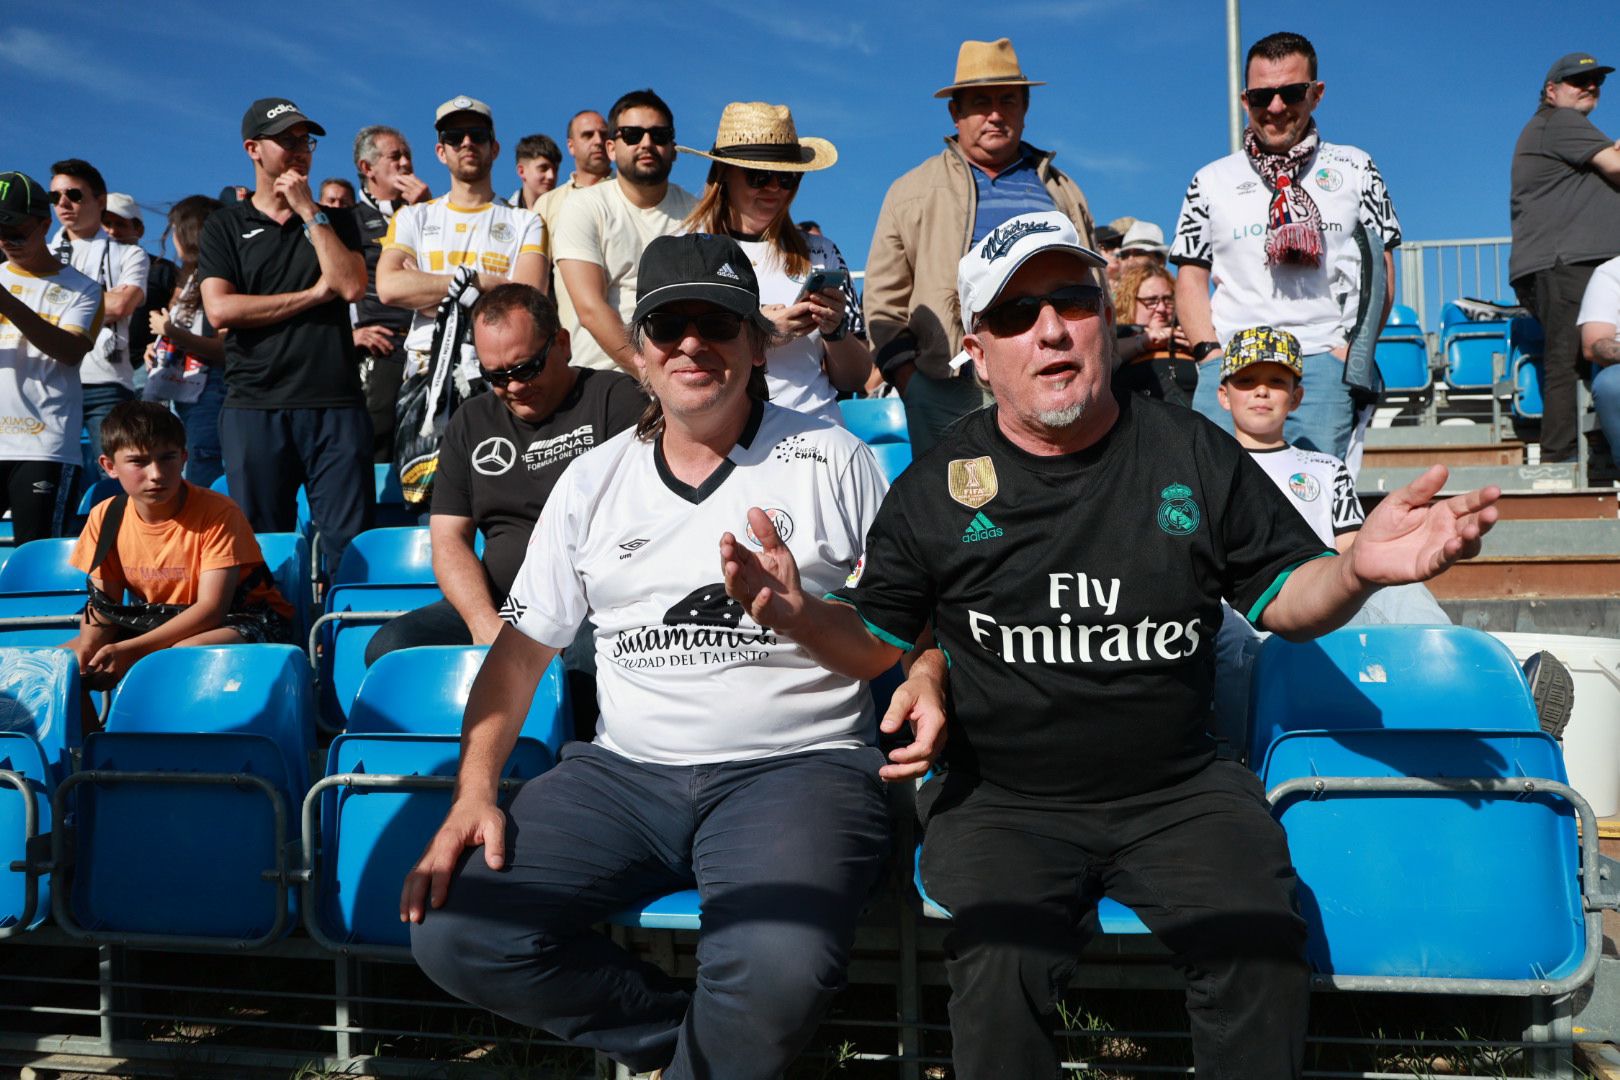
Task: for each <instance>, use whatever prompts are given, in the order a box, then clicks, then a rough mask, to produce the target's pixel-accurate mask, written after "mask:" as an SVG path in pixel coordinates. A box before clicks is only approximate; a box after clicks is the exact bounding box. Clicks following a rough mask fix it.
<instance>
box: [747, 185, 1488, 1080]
mask: <svg viewBox="0 0 1620 1080" xmlns="http://www.w3.org/2000/svg"><path fill="white" fill-rule="evenodd" d="M1104 265H1105V262H1104V259H1103V257H1102V256H1101V255H1098V254H1097V253H1096V252H1094V251H1091V250H1089V249H1088V248H1086V247H1085V246H1084V245H1083V243H1082V242H1081V238H1080V236H1079V235H1078V233H1077V232H1076V231H1075V229H1074V226H1073V225H1072V223H1071V222H1070V221H1069V220H1068V219H1067V217H1066V216H1065V215H1063V214H1059V213H1056V212H1052V211H1048V212H1046V213H1043V214H1029V215H1024V216H1020V217H1015V218H1013V219H1012V220H1010V221H1008V222H1005V223H1004V224H1002V225H1001V226H1000V227H999V228H997V229H996V230H994V231H993V232H991V233H990V234H989V235H988V236H986V237H985V239H984V240H983V241H981V242H980V243H979V244H978V245H977V246H975V247H974V249H973V250H972V251H971V252H969V253H968V254H967V255H966V256H964V257H963V259H962V260H961V263H960V266H959V269H958V272H957V281H958V294H959V297H960V305H961V312H962V329H963V333H964V336H963V344H964V346H965V348H966V351H967V353H968V355H969V356H970V357H971V359H972V363H973V365H974V369H975V370H976V371H977V373H978V376H979V378H980V379H982V380H983V381H984V382H985V383H987V384H988V386H989V389H990V391H991V393H992V394H993V395H994V398H995V402H994V405H993V406H992V407H990V408H988V409H985V410H982V411H980V412H977V413H974V414H973V415H971V416H969V417H967V418H965V419H964V420H962V422H960V423H958V424H957V425H955V427H953V428H952V429H951V430H950V431H948V432H946V434H945V436H944V437H943V438H942V439H941V440H940V442H939V443H938V444H937V445H936V446H935V447H934V449H933V450H932V451H930V452H929V453H927V454H925V455H923V456H922V457H919V458H917V459H916V460H914V461H913V462H912V465H911V467H910V468H908V469H907V470H906V471H905V472H904V473H903V474H901V476H900V477H899V478H898V479H897V480H896V481H895V485H894V488H893V489H892V490H891V491H890V492H889V495H888V497H887V498H886V499H885V500H884V503H883V507H882V509H880V510H879V512H878V516H877V521H876V522H875V523H874V524H873V525H872V528H871V531H870V532H869V533H868V543H867V548H866V553H865V557H864V559H863V560H862V566H861V569H860V570H859V571H858V572H857V573H856V574H854V575H852V577H851V578H850V581H849V583H848V584H847V585H846V586H845V587H843V588H841V589H838V590H837V591H836V592H835V593H834V594H833V595H832V596H828V597H826V598H825V599H822V598H821V597H822V596H823V591H822V589H821V588H820V586H819V583H815V582H809V581H803V582H801V580H800V577H799V574H798V571H797V568H796V567H795V566H794V564H793V553H792V552H791V551H789V549H788V548H787V547H786V546H784V545H780V544H776V543H773V542H771V541H770V540H769V539H767V542H766V544H765V545H763V546H762V547H744V546H742V545H740V544H738V543H736V542H735V541H731V542H729V543H728V542H725V541H723V542H722V544H721V553H722V558H724V559H726V561H727V576H726V587H727V590H728V591H729V593H730V595H731V596H733V597H735V598H736V599H737V600H738V601H739V602H741V603H742V604H743V606H744V610H745V611H746V612H747V614H748V616H749V617H751V618H752V619H753V620H754V621H756V622H758V623H760V624H761V625H763V626H769V627H771V628H773V629H774V630H776V631H777V632H779V633H781V634H782V635H783V636H784V637H785V638H789V639H791V640H793V641H796V642H797V643H798V644H799V645H801V646H802V647H804V649H805V650H806V652H807V653H809V655H810V656H811V657H812V658H814V659H815V660H816V661H818V662H819V663H821V664H823V665H824V666H825V667H827V668H828V669H829V670H832V671H838V672H842V673H844V674H846V675H850V676H853V677H856V678H871V677H872V676H873V675H875V674H877V673H878V672H881V671H883V670H885V669H887V668H888V667H889V666H890V665H892V664H893V663H894V662H895V661H896V659H898V658H899V657H900V656H901V655H902V654H903V653H904V652H906V651H907V650H909V649H911V647H912V643H913V642H916V641H919V640H921V639H922V637H923V635H924V634H925V633H926V632H928V631H929V629H930V627H931V629H932V634H933V638H934V640H936V641H937V642H938V644H939V646H940V649H934V650H930V651H929V652H927V653H925V654H924V655H923V656H922V657H920V658H918V659H917V660H916V662H915V664H914V665H913V667H912V676H911V679H910V680H908V682H907V683H906V684H905V685H903V686H902V687H901V688H900V689H899V690H898V691H897V692H896V694H895V701H894V704H892V705H891V707H890V710H889V714H890V716H892V717H893V716H898V715H899V714H901V713H902V712H904V713H908V714H909V715H910V716H911V718H912V720H913V727H914V730H915V732H916V740H915V741H914V742H913V744H912V745H911V746H910V747H908V748H907V750H908V751H909V752H910V755H911V757H910V758H909V760H911V761H912V762H913V763H914V764H916V765H917V766H918V769H919V771H920V769H921V768H926V766H927V763H928V761H929V760H931V759H932V758H933V757H934V756H935V753H936V752H937V751H938V750H939V749H940V747H941V744H942V742H944V740H943V739H942V733H941V721H942V715H941V709H942V708H943V704H942V703H943V702H944V701H946V700H949V702H950V706H949V721H948V730H949V733H950V737H949V741H948V743H945V745H944V750H945V758H946V761H945V764H946V766H947V768H946V771H944V772H943V774H942V775H940V776H936V777H935V778H934V779H933V780H931V781H930V782H929V783H928V784H926V785H924V786H923V787H922V789H921V790H920V791H919V792H918V808H919V811H920V813H921V815H922V817H923V818H924V820H925V822H926V826H927V829H926V833H925V837H924V842H923V851H922V867H921V868H922V879H923V884H924V886H925V887H926V889H927V891H928V893H929V895H930V896H931V897H932V898H933V899H934V900H935V901H936V902H937V903H939V904H940V905H941V906H943V907H944V908H945V909H947V910H948V911H950V912H951V913H952V915H953V922H952V925H951V932H950V936H949V938H948V940H947V943H946V957H947V959H946V972H947V974H948V975H949V977H950V981H951V990H952V996H951V1034H952V1040H953V1051H952V1053H953V1057H954V1060H955V1066H956V1074H957V1075H958V1076H962V1077H974V1078H977V1077H988V1076H1007V1077H1019V1078H1020V1080H1023V1078H1029V1080H1037V1078H1039V1080H1054V1078H1055V1077H1057V1075H1058V1066H1059V1055H1058V1052H1057V1047H1056V1046H1055V1044H1054V1042H1053V1040H1052V1037H1051V1032H1052V1030H1053V1028H1054V1027H1055V1026H1056V1023H1057V1019H1058V1018H1057V1005H1058V1002H1059V1000H1060V999H1061V996H1062V993H1063V991H1064V988H1065V987H1066V985H1067V983H1068V981H1069V977H1070V976H1071V975H1072V974H1073V972H1074V970H1075V967H1076V965H1077V963H1078V961H1079V956H1080V949H1081V946H1082V945H1083V943H1084V938H1085V934H1086V930H1085V929H1084V924H1085V920H1086V918H1087V916H1088V915H1089V913H1090V911H1091V909H1092V907H1093V905H1094V904H1095V902H1096V900H1097V898H1098V897H1099V896H1100V895H1102V894H1103V893H1104V892H1106V893H1107V894H1108V895H1110V896H1112V897H1114V898H1115V899H1117V900H1119V901H1120V902H1122V903H1124V904H1126V905H1127V906H1129V907H1131V908H1133V909H1134V910H1135V911H1136V913H1137V914H1138V915H1139V916H1140V917H1141V919H1142V921H1143V922H1145V923H1146V924H1147V925H1148V927H1149V928H1150V929H1151V930H1152V931H1153V932H1154V933H1155V934H1156V935H1157V936H1158V937H1159V939H1160V940H1161V941H1162V942H1163V943H1164V944H1166V945H1167V946H1169V947H1170V948H1171V949H1172V950H1174V951H1175V953H1176V954H1177V956H1178V958H1179V959H1180V960H1181V961H1182V962H1183V964H1184V965H1185V966H1186V968H1187V970H1188V971H1190V972H1191V973H1192V974H1191V980H1190V983H1189V997H1188V1005H1189V1012H1190V1013H1191V1015H1192V1033H1193V1052H1194V1058H1195V1061H1196V1064H1197V1070H1198V1075H1199V1076H1200V1077H1203V1076H1210V1077H1220V1078H1230V1080H1239V1078H1241V1080H1273V1078H1277V1080H1280V1078H1285V1077H1296V1076H1298V1075H1299V1070H1300V1067H1301V1062H1302V1056H1303V1052H1304V1036H1305V1020H1306V1006H1307V999H1308V994H1307V979H1308V971H1307V968H1306V965H1305V957H1304V943H1305V924H1304V922H1303V921H1302V920H1301V919H1300V917H1299V916H1298V915H1297V914H1296V912H1295V907H1294V887H1293V886H1294V873H1293V870H1292V868H1291V866H1290V861H1289V855H1288V850H1287V845H1286V843H1285V841H1284V838H1283V834H1282V832H1281V830H1280V829H1279V828H1278V826H1277V824H1276V823H1275V822H1274V821H1273V820H1272V818H1271V815H1270V813H1269V812H1268V808H1267V805H1266V802H1265V796H1264V793H1263V792H1262V791H1261V788H1260V784H1259V781H1258V780H1257V779H1256V777H1255V775H1254V774H1253V773H1252V772H1250V771H1248V769H1246V768H1245V767H1243V766H1242V765H1239V764H1238V763H1236V762H1232V761H1224V760H1217V759H1216V756H1215V751H1214V744H1213V742H1212V740H1211V739H1210V738H1209V736H1208V735H1206V734H1205V730H1206V724H1207V720H1208V716H1209V710H1210V698H1211V691H1212V687H1213V683H1214V674H1215V661H1214V648H1213V646H1214V635H1215V631H1216V629H1217V628H1218V627H1219V626H1220V623H1221V618H1222V616H1221V601H1222V599H1223V598H1224V599H1228V600H1229V601H1230V602H1231V604H1232V606H1233V607H1234V608H1236V609H1237V610H1238V611H1240V612H1243V613H1246V614H1247V617H1248V618H1249V619H1250V620H1251V621H1253V622H1255V623H1257V624H1259V625H1261V626H1263V627H1264V628H1266V629H1268V630H1271V631H1273V632H1276V633H1280V634H1283V635H1284V636H1286V637H1288V638H1290V639H1303V638H1309V637H1313V636H1315V635H1318V634H1322V633H1325V632H1327V631H1329V630H1332V629H1334V628H1335V627H1337V626H1339V625H1341V624H1343V623H1344V621H1345V620H1346V619H1348V618H1349V617H1350V616H1351V615H1352V614H1353V613H1354V612H1355V610H1356V609H1357V608H1358V607H1359V606H1360V604H1361V603H1362V602H1363V600H1365V598H1366V597H1367V596H1368V595H1370V594H1371V593H1372V592H1373V591H1374V590H1376V589H1378V588H1379V587H1380V586H1382V585H1386V584H1394V583H1397V582H1402V581H1410V580H1412V579H1413V576H1414V575H1416V576H1420V577H1429V576H1432V575H1433V574H1436V573H1439V572H1440V571H1441V570H1442V569H1444V568H1445V567H1446V566H1448V565H1450V564H1451V563H1452V562H1453V561H1455V560H1456V559H1457V558H1459V557H1462V556H1464V555H1466V554H1471V553H1473V552H1477V551H1478V549H1479V537H1480V535H1481V534H1482V533H1483V532H1484V530H1486V529H1488V528H1489V527H1490V525H1491V523H1492V522H1493V521H1494V520H1495V515H1496V510H1495V508H1494V506H1492V505H1491V504H1492V503H1493V502H1494V501H1495V499H1496V497H1497V495H1498V494H1499V492H1496V491H1495V490H1494V489H1488V490H1486V491H1484V492H1473V493H1471V494H1469V495H1467V496H1459V497H1457V498H1453V499H1449V500H1446V501H1445V502H1442V503H1438V504H1436V505H1434V506H1429V505H1428V503H1429V500H1430V499H1431V498H1432V497H1433V496H1434V495H1435V493H1436V492H1437V491H1438V490H1439V488H1440V486H1441V484H1442V483H1443V482H1444V479H1445V471H1444V470H1443V469H1438V468H1436V469H1433V470H1431V471H1430V472H1429V473H1428V474H1426V475H1425V476H1424V477H1422V478H1421V479H1420V480H1418V481H1414V482H1413V483H1412V484H1411V485H1409V486H1408V487H1406V488H1403V489H1402V490H1400V491H1398V492H1395V493H1393V494H1391V495H1389V496H1388V497H1387V498H1386V499H1385V501H1384V502H1383V503H1381V504H1380V505H1379V507H1378V508H1377V509H1376V510H1375V511H1374V512H1373V513H1372V514H1371V515H1370V516H1369V517H1368V518H1367V521H1366V524H1365V526H1364V528H1363V531H1362V533H1361V535H1360V538H1359V539H1358V540H1357V542H1356V545H1355V547H1354V548H1353V549H1352V554H1351V555H1348V556H1339V557H1335V556H1334V553H1333V552H1331V551H1330V550H1329V549H1328V548H1327V547H1326V546H1325V545H1324V544H1323V543H1322V542H1321V541H1320V540H1319V539H1318V538H1317V537H1316V535H1315V533H1313V532H1312V531H1311V529H1310V527H1309V526H1308V525H1307V524H1306V523H1305V520H1304V518H1302V517H1301V516H1300V515H1299V514H1298V513H1297V512H1295V511H1294V510H1293V508H1292V507H1290V506H1289V505H1288V502H1287V499H1286V497H1285V496H1284V495H1283V494H1282V493H1281V492H1280V491H1279V490H1278V489H1277V487H1276V485H1274V484H1272V482H1271V481H1270V480H1269V479H1268V478H1267V477H1266V475H1265V473H1264V472H1262V471H1261V470H1260V468H1259V466H1257V465H1256V464H1255V463H1254V462H1253V461H1252V460H1251V459H1250V458H1249V455H1248V454H1247V453H1246V452H1245V451H1244V450H1243V448H1242V447H1241V446H1239V445H1238V443H1237V441H1236V440H1235V439H1233V438H1231V437H1229V436H1227V435H1225V434H1224V433H1222V432H1221V431H1219V430H1218V429H1216V428H1215V427H1214V426H1212V425H1211V424H1209V423H1208V422H1207V421H1205V420H1204V419H1203V418H1202V417H1200V416H1198V415H1196V414H1194V413H1193V412H1191V411H1190V410H1187V409H1184V408H1181V407H1179V406H1175V405H1171V404H1167V403H1165V402H1162V401H1156V400H1153V399H1150V398H1145V397H1140V396H1137V395H1131V394H1124V395H1119V396H1116V395H1114V394H1113V393H1112V392H1111V391H1110V389H1109V378H1110V375H1111V374H1112V371H1113V366H1114V365H1113V360H1114V352H1113V348H1112V344H1113V340H1114V313H1113V311H1112V310H1111V308H1110V306H1109V302H1108V294H1107V292H1106V291H1104V290H1103V289H1102V287H1101V283H1102V274H1101V270H1102V268H1103V267H1104ZM759 515H760V511H759V510H758V509H757V508H756V509H754V510H753V511H751V512H750V517H751V518H752V519H753V520H754V521H755V522H756V523H758V522H760V521H761V518H760V516H759ZM941 650H943V652H941ZM943 656H948V657H949V668H948V671H947V670H946V665H945V663H944V662H943V660H942V657H943ZM947 685H948V689H949V693H948V695H947V694H946V692H945V688H946V686H947ZM896 753H899V751H896Z"/></svg>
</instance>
